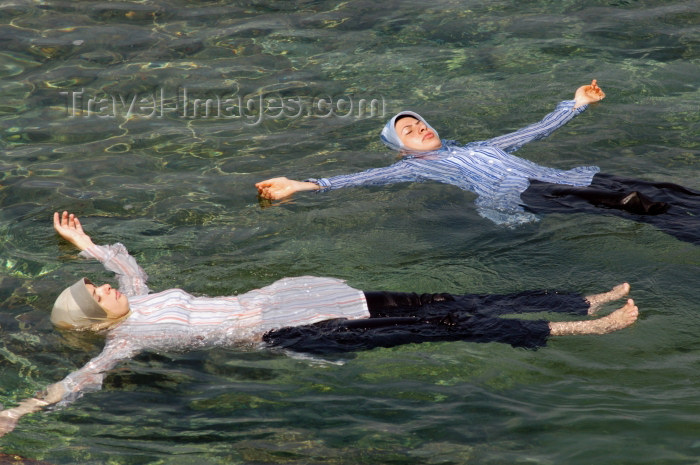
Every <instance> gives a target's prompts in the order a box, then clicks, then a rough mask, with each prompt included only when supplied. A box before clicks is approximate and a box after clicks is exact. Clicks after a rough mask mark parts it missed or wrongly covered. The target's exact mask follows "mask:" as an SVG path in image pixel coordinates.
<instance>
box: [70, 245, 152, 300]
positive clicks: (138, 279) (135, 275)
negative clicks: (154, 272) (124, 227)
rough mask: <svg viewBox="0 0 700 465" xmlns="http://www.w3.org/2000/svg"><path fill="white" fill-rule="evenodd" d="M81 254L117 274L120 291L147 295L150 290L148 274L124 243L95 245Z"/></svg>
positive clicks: (128, 293)
mask: <svg viewBox="0 0 700 465" xmlns="http://www.w3.org/2000/svg"><path fill="white" fill-rule="evenodd" d="M80 255H81V256H82V257H85V258H94V259H96V260H99V261H100V262H101V263H102V264H103V265H104V267H105V268H106V269H107V270H108V271H112V272H114V273H115V274H116V275H117V280H118V281H119V291H120V292H121V293H122V294H124V295H126V296H135V295H145V294H148V293H149V292H150V291H149V289H148V286H147V285H146V281H147V280H148V275H147V274H146V272H145V271H143V269H142V268H141V267H140V266H139V265H138V263H136V260H135V259H134V257H132V256H131V255H129V251H128V250H126V247H124V245H123V244H121V243H119V242H117V243H116V244H113V245H93V246H92V247H89V248H87V249H85V250H83V251H82V252H80Z"/></svg>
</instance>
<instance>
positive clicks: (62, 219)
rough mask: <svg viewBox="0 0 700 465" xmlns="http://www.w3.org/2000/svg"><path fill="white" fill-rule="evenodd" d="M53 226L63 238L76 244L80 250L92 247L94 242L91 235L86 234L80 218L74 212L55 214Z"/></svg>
mask: <svg viewBox="0 0 700 465" xmlns="http://www.w3.org/2000/svg"><path fill="white" fill-rule="evenodd" d="M53 227H54V229H55V230H56V232H57V233H58V234H60V235H61V237H62V238H64V239H65V240H67V241H68V242H70V243H71V244H73V245H74V246H76V247H77V248H78V249H80V250H85V249H87V248H88V247H92V246H93V245H94V244H93V242H92V239H90V236H88V235H87V234H85V232H84V231H83V226H82V225H81V224H80V220H79V219H78V217H77V216H75V215H74V214H73V213H70V214H69V213H68V212H65V211H64V212H63V214H59V213H58V212H56V213H54V214H53Z"/></svg>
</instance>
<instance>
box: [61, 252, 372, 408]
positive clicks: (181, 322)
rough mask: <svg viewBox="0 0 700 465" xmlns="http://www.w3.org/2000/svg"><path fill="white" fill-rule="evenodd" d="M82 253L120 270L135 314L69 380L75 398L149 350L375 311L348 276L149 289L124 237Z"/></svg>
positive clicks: (248, 336)
mask: <svg viewBox="0 0 700 465" xmlns="http://www.w3.org/2000/svg"><path fill="white" fill-rule="evenodd" d="M81 255H82V256H85V257H91V258H95V259H97V260H99V261H101V262H102V263H103V264H104V266H105V268H107V269H108V270H110V271H113V272H115V273H116V275H117V279H118V281H119V289H120V291H121V292H122V293H123V294H125V295H126V296H128V298H129V306H130V308H131V314H130V315H129V317H128V318H127V319H126V320H125V321H123V322H122V323H120V324H119V325H118V326H116V327H115V328H113V329H112V330H110V332H109V333H108V335H107V342H106V344H105V348H104V350H103V351H102V353H101V354H100V355H98V356H97V357H95V358H93V359H92V360H91V361H90V362H88V363H87V364H86V365H85V366H84V367H83V368H81V369H80V370H78V371H75V372H73V373H71V374H70V375H69V376H68V377H66V378H65V379H64V380H63V385H64V387H65V388H66V395H65V396H64V399H63V400H62V401H61V403H62V404H66V403H69V402H71V401H73V400H75V399H76V398H78V397H79V396H80V395H81V394H82V393H84V392H86V391H94V390H99V389H100V387H101V386H102V381H103V379H104V376H105V374H106V372H107V371H108V370H110V369H112V368H113V367H114V366H115V365H116V364H117V363H119V362H120V361H122V360H126V359H129V358H131V357H133V356H134V355H135V354H137V353H139V352H141V351H144V350H151V351H182V350H192V349H198V348H203V347H215V346H231V345H235V344H236V343H246V342H247V343H250V342H258V341H260V340H261V336H262V335H263V334H264V333H265V332H267V331H270V330H272V329H278V328H282V327H286V326H299V325H306V324H312V323H316V322H318V321H323V320H328V319H333V318H347V319H358V318H367V317H369V311H368V310H367V302H366V301H365V295H364V293H363V292H362V291H360V290H357V289H353V288H351V287H350V286H348V285H347V284H345V283H344V282H343V281H342V280H339V279H334V278H318V277H313V276H302V277H297V278H284V279H281V280H279V281H276V282H274V283H272V284H270V285H269V286H265V287H263V288H261V289H256V290H253V291H250V292H247V293H245V294H241V295H238V296H230V297H195V296H193V295H190V294H188V293H187V292H185V291H183V290H181V289H169V290H167V291H163V292H158V293H155V294H149V293H148V292H149V289H148V286H147V285H146V280H147V279H148V276H147V275H146V273H145V272H144V271H143V269H141V267H140V266H139V265H138V264H137V263H136V260H134V258H133V257H132V256H131V255H129V253H128V251H127V250H126V248H125V247H124V246H123V245H122V244H119V243H117V244H114V245H111V246H93V247H90V248H89V249H87V250H85V251H83V252H81Z"/></svg>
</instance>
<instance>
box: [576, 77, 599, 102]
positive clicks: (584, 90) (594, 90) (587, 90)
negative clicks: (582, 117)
mask: <svg viewBox="0 0 700 465" xmlns="http://www.w3.org/2000/svg"><path fill="white" fill-rule="evenodd" d="M604 98H605V92H603V89H601V88H600V87H598V81H596V80H595V79H593V81H591V84H590V85H587V86H581V87H579V88H578V89H576V95H574V100H576V105H575V106H574V108H578V107H580V106H583V105H588V104H589V103H594V102H599V101H601V100H603V99H604Z"/></svg>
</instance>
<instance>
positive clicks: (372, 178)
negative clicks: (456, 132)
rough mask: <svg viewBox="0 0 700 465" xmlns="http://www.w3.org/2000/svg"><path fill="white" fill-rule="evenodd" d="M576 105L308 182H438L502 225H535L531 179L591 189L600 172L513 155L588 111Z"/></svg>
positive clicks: (339, 184)
mask: <svg viewBox="0 0 700 465" xmlns="http://www.w3.org/2000/svg"><path fill="white" fill-rule="evenodd" d="M574 103H575V102H574V101H573V100H567V101H564V102H561V103H559V105H557V107H556V108H555V110H554V111H553V112H551V113H549V114H548V115H547V116H545V117H544V118H543V119H542V120H541V121H539V122H537V123H535V124H532V125H530V126H527V127H525V128H523V129H520V130H518V131H515V132H513V133H511V134H506V135H503V136H499V137H495V138H493V139H489V140H485V141H478V142H472V143H469V144H467V145H465V146H459V145H457V144H456V143H455V142H454V141H443V145H442V147H441V148H440V149H439V150H437V151H432V152H424V153H420V152H418V153H416V152H414V153H411V154H409V155H407V156H405V157H404V158H403V159H402V160H401V161H399V162H397V163H394V164H393V165H390V166H387V167H383V168H375V169H370V170H367V171H363V172H361V173H355V174H348V175H340V176H333V177H330V178H320V179H313V178H312V179H308V181H312V182H315V183H317V184H318V185H319V186H320V187H321V189H322V190H328V189H339V188H342V187H350V186H359V185H385V184H392V183H398V182H411V181H412V182H416V181H417V182H421V181H428V180H431V181H437V182H441V183H446V184H452V185H455V186H457V187H459V188H460V189H463V190H466V191H470V192H474V193H475V194H477V195H478V197H477V199H476V204H477V208H478V211H479V213H480V214H481V215H482V216H484V217H485V218H488V219H490V220H492V221H494V222H496V223H498V224H516V223H522V222H528V221H533V220H535V219H536V218H535V216H534V215H532V214H530V213H526V212H525V210H524V209H523V206H522V200H521V199H520V194H522V193H523V192H525V190H526V189H527V188H528V186H529V185H530V180H531V179H534V180H537V181H543V182H551V183H556V184H567V185H571V186H580V187H583V186H588V185H590V184H591V182H592V180H593V176H594V175H595V174H596V173H597V172H598V171H600V169H599V168H598V167H597V166H585V167H577V168H574V169H571V170H568V171H563V170H559V169H555V168H548V167H545V166H540V165H538V164H536V163H534V162H531V161H529V160H525V159H522V158H519V157H516V156H514V155H511V154H510V153H511V152H514V151H516V150H517V149H519V148H520V147H521V146H523V145H524V144H526V143H528V142H531V141H534V140H538V139H542V138H544V137H547V136H549V135H550V134H551V133H552V132H553V131H555V130H556V129H558V128H560V127H561V126H563V125H564V124H566V123H567V122H569V121H570V120H571V119H572V118H574V117H575V116H576V115H578V114H580V113H581V112H583V111H584V110H585V109H586V106H585V105H584V106H581V107H579V108H576V109H574V108H573V107H574Z"/></svg>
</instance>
